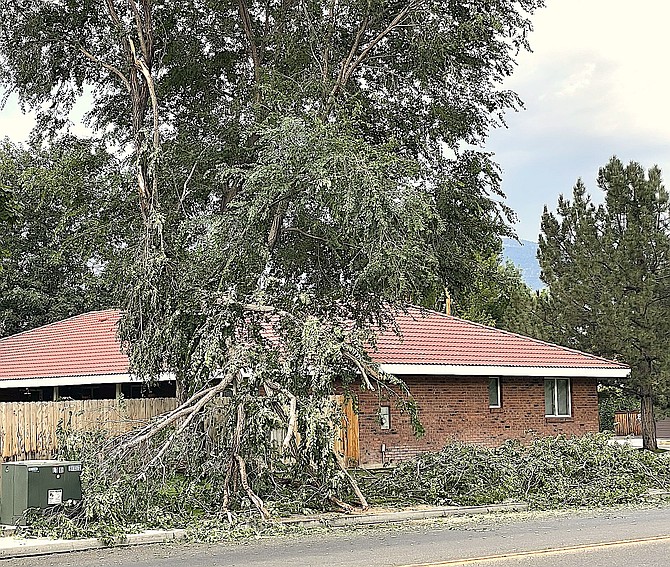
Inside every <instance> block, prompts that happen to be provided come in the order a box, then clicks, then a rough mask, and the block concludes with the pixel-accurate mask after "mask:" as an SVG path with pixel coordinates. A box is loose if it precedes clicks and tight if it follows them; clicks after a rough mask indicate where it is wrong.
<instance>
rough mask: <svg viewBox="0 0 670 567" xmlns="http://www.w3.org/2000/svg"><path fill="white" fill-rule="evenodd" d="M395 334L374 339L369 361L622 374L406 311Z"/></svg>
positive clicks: (565, 351)
mask: <svg viewBox="0 0 670 567" xmlns="http://www.w3.org/2000/svg"><path fill="white" fill-rule="evenodd" d="M396 323H397V325H398V328H399V330H400V333H401V335H400V336H398V335H397V334H396V333H394V332H393V331H392V330H387V331H384V332H383V333H381V334H380V335H378V337H377V350H376V352H373V353H371V357H372V358H373V359H374V360H375V361H376V362H379V363H385V364H413V365H414V364H417V365H418V364H424V365H428V364H429V365H455V366H510V367H540V368H594V369H597V368H599V369H626V368H628V367H627V366H626V365H625V364H620V363H617V362H613V361H611V360H607V359H604V358H600V357H597V356H593V355H590V354H585V353H583V352H579V351H576V350H572V349H569V348H565V347H561V346H558V345H554V344H551V343H546V342H543V341H539V340H536V339H531V338H529V337H525V336H523V335H517V334H515V333H509V332H507V331H501V330H500V329H495V328H493V327H487V326H485V325H480V324H478V323H473V322H471V321H466V320H465V319H459V318H458V317H452V316H449V315H445V314H443V313H438V312H436V311H428V310H423V309H418V308H416V307H410V308H408V310H407V312H406V313H400V314H398V315H397V316H396Z"/></svg>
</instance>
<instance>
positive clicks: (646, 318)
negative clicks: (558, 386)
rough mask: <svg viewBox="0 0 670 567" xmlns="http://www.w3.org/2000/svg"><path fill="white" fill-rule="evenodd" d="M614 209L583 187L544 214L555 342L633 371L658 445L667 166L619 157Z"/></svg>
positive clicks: (666, 326) (649, 443)
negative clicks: (655, 404) (655, 421)
mask: <svg viewBox="0 0 670 567" xmlns="http://www.w3.org/2000/svg"><path fill="white" fill-rule="evenodd" d="M598 186H599V188H600V189H601V190H602V191H603V192H604V197H605V200H604V203H602V204H599V205H597V206H596V205H595V204H594V203H593V202H592V201H591V198H590V197H589V195H588V194H587V192H586V187H585V186H584V184H583V183H582V182H581V180H580V181H578V182H577V185H576V186H575V188H574V191H573V199H572V201H570V200H568V199H566V198H564V197H563V196H561V197H560V199H559V202H558V209H557V213H556V214H553V213H549V212H548V211H547V210H546V209H545V212H544V215H543V217H542V234H541V235H540V246H539V259H540V265H541V267H542V277H543V279H544V281H545V282H546V283H547V284H548V285H549V296H548V302H547V303H546V307H547V311H548V313H549V314H550V320H551V321H552V329H553V333H554V336H555V340H556V341H557V342H560V343H561V344H564V345H567V346H572V347H575V348H579V349H581V350H585V351H587V352H592V353H594V354H598V355H601V356H605V357H608V358H612V359H616V360H620V361H622V362H625V363H627V364H628V365H630V366H631V368H632V373H631V377H630V379H629V380H627V381H626V383H625V386H626V387H627V388H629V389H631V390H635V391H637V393H638V395H639V396H640V397H641V399H642V426H643V437H644V439H645V447H649V448H653V447H654V446H655V438H654V433H653V431H654V426H653V418H654V416H653V411H652V400H653V398H654V397H656V398H657V399H658V397H659V396H660V395H662V394H664V393H665V391H667V387H668V378H667V377H668V374H667V370H668V364H669V362H670V358H669V357H668V349H667V344H668V341H669V340H670V320H669V319H668V317H667V316H666V314H667V309H668V306H669V305H668V298H669V297H670V287H669V286H670V264H668V262H667V258H668V255H669V254H670V225H669V224H668V223H669V222H670V208H669V207H670V205H669V202H668V194H667V191H666V189H665V187H664V186H663V183H662V180H661V172H660V170H659V169H658V168H657V167H654V168H652V169H650V170H649V171H648V172H645V171H644V169H643V168H642V167H641V166H640V165H639V164H637V163H634V162H632V163H630V164H629V165H628V166H624V165H623V164H622V163H621V161H619V160H618V159H616V158H612V159H611V160H610V162H609V163H608V164H607V165H606V166H605V167H603V168H602V169H601V170H600V172H599V175H598Z"/></svg>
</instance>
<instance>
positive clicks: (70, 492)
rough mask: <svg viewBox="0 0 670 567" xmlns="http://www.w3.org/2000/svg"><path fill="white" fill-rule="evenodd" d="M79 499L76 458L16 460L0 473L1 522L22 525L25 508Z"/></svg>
mask: <svg viewBox="0 0 670 567" xmlns="http://www.w3.org/2000/svg"><path fill="white" fill-rule="evenodd" d="M78 500H81V463H80V462H78V461H15V462H11V463H3V464H2V469H1V472H0V524H6V525H17V524H19V525H24V524H25V521H26V520H25V512H26V510H27V509H28V508H42V509H46V508H49V507H51V506H57V505H59V504H66V503H68V502H73V501H78Z"/></svg>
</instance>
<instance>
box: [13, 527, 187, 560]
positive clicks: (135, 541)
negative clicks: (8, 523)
mask: <svg viewBox="0 0 670 567" xmlns="http://www.w3.org/2000/svg"><path fill="white" fill-rule="evenodd" d="M185 534H186V530H181V529H179V530H148V531H146V532H143V533H140V534H129V535H127V536H126V537H125V539H124V540H123V541H122V542H120V543H118V544H117V545H118V546H127V545H148V544H152V543H154V544H155V543H167V542H170V541H175V540H178V539H181V538H183V537H184V535H185ZM103 547H109V546H107V545H105V544H104V543H102V542H101V541H100V540H99V539H96V538H88V539H69V540H68V539H46V538H35V539H27V538H13V537H9V538H2V540H0V559H10V558H12V557H29V556H34V555H51V554H53V553H68V552H70V551H88V550H91V549H100V548H103Z"/></svg>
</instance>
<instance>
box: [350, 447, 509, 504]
mask: <svg viewBox="0 0 670 567" xmlns="http://www.w3.org/2000/svg"><path fill="white" fill-rule="evenodd" d="M512 467H513V463H512V462H504V461H503V460H502V459H500V458H499V457H498V455H497V453H496V451H495V450H492V449H487V448H485V447H480V446H477V445H470V444H466V443H450V444H448V445H447V446H446V447H445V448H444V449H442V450H441V451H440V452H437V453H426V454H424V455H421V456H419V457H416V458H415V459H412V460H409V461H405V462H402V463H400V464H398V465H397V466H396V467H395V468H393V469H392V470H391V471H390V472H388V473H384V472H382V473H380V474H379V475H378V476H372V477H368V476H365V475H363V476H362V477H361V483H362V486H363V489H364V490H365V491H366V494H368V495H369V498H370V501H371V502H373V503H375V504H387V503H390V502H393V503H396V504H407V503H411V502H421V503H426V504H434V505H438V506H450V505H480V504H490V503H492V502H500V501H502V500H505V499H507V498H508V497H509V495H510V494H511V492H512V486H511V484H510V481H511V479H513V476H514V474H513V472H514V471H513V470H512Z"/></svg>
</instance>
